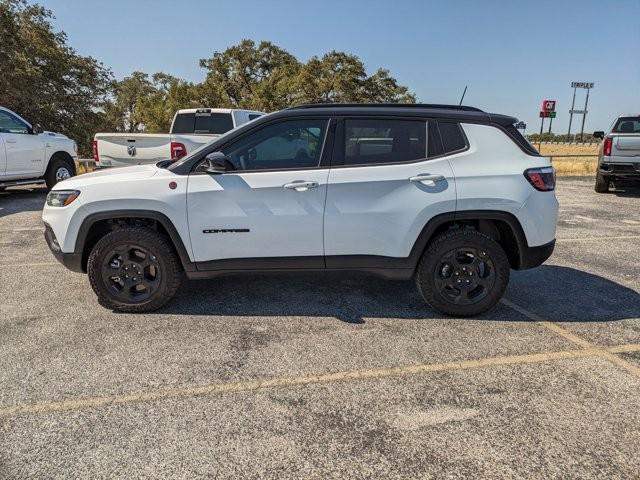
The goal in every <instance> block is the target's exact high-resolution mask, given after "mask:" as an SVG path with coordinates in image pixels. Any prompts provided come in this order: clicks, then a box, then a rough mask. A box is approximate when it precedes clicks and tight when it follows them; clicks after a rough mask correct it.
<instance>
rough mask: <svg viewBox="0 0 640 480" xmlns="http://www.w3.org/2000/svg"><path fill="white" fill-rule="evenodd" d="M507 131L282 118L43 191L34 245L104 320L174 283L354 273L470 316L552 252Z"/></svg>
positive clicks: (548, 210) (535, 176)
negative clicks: (395, 283)
mask: <svg viewBox="0 0 640 480" xmlns="http://www.w3.org/2000/svg"><path fill="white" fill-rule="evenodd" d="M515 122H516V119H515V118H513V117H509V116H504V115H496V114H488V113H485V112H482V111H481V110H478V109H475V108H472V107H457V106H442V105H339V104H333V105H332V104H328V105H308V106H302V107H295V108H291V109H287V110H283V111H280V112H277V113H273V114H270V115H267V116H265V117H262V118H260V119H258V120H256V121H254V122H251V123H249V124H247V125H244V126H242V127H240V128H238V129H236V130H234V131H233V132H231V133H229V134H228V135H225V136H224V137H222V138H220V139H218V140H216V141H214V142H212V143H210V144H209V145H207V146H206V147H204V148H202V149H200V150H199V151H197V152H194V153H193V154H192V155H189V156H187V157H185V158H183V159H182V160H180V161H178V162H174V163H172V162H169V161H167V162H161V163H159V164H158V165H144V166H137V167H130V168H123V169H117V170H110V171H102V172H97V173H92V174H88V175H83V176H81V177H78V178H76V179H72V180H67V181H65V182H63V183H62V184H60V185H57V186H56V188H55V189H54V190H53V191H52V192H51V193H50V194H49V196H48V198H47V204H46V205H45V207H44V212H43V220H44V222H45V230H46V231H45V238H46V240H47V243H48V244H49V247H50V248H51V250H52V252H53V254H54V255H55V256H56V258H58V259H59V260H60V261H61V262H62V263H63V264H64V265H66V266H67V267H68V268H70V269H71V270H74V271H78V272H86V273H88V276H89V280H90V282H91V286H92V287H93V289H94V291H95V293H96V295H97V296H98V300H99V302H100V303H101V304H102V305H104V306H105V307H107V308H111V309H114V310H118V311H125V312H144V311H149V310H154V309H157V308H159V307H161V306H162V305H164V304H165V303H166V302H167V301H168V300H169V299H170V298H171V297H173V295H174V294H175V292H176V290H177V289H178V286H179V285H180V281H181V278H182V276H183V273H184V274H186V276H187V277H188V278H209V277H213V276H217V275H222V274H226V273H230V272H247V271H268V270H278V271H300V270H313V271H328V270H333V271H335V270H339V271H347V270H361V271H365V272H370V273H374V274H378V275H382V276H385V277H388V278H393V279H409V278H414V279H415V281H416V284H417V287H418V290H419V291H420V292H421V294H422V296H423V297H424V299H425V300H426V301H427V302H428V303H429V304H430V305H432V306H433V307H434V308H436V309H438V310H440V311H441V312H444V313H446V314H450V315H458V316H471V315H477V314H480V313H482V312H484V311H486V310H487V309H489V308H491V307H493V306H494V305H495V304H496V303H497V302H498V301H499V300H500V298H501V297H502V295H503V293H504V291H505V288H506V286H507V283H508V280H509V273H510V269H520V270H521V269H527V268H531V267H535V266H538V265H540V264H541V263H543V262H544V261H545V260H546V259H547V258H548V257H549V256H550V255H551V253H552V251H553V248H554V244H555V231H556V221H557V214H558V202H557V200H556V197H555V192H554V188H555V175H554V172H553V168H552V167H551V164H550V162H549V160H548V159H546V158H544V157H541V156H540V155H539V154H538V152H537V151H536V150H535V149H534V148H533V147H532V146H531V145H530V144H529V143H528V142H527V140H526V139H525V138H524V137H523V136H522V135H521V134H520V133H519V132H518V131H517V130H516V128H515V127H514V126H513V125H514V123H515ZM266 145H268V148H265V146H266ZM231 295H232V292H231ZM292 301H294V302H295V299H292Z"/></svg>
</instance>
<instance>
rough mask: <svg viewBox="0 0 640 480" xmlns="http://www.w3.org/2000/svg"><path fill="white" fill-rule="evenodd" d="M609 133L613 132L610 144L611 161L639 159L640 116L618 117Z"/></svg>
mask: <svg viewBox="0 0 640 480" xmlns="http://www.w3.org/2000/svg"><path fill="white" fill-rule="evenodd" d="M611 133H613V134H615V136H614V137H613V141H612V145H611V157H612V160H613V161H616V160H617V159H618V160H621V161H625V162H629V161H636V160H637V161H640V117H620V118H619V119H618V120H617V121H616V124H615V125H614V127H613V130H612V132H611ZM616 157H618V158H616ZM619 157H622V158H619ZM630 157H631V158H630Z"/></svg>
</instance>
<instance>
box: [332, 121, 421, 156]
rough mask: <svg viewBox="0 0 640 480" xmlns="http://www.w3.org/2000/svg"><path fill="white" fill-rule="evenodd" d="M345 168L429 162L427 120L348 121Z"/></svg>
mask: <svg viewBox="0 0 640 480" xmlns="http://www.w3.org/2000/svg"><path fill="white" fill-rule="evenodd" d="M344 130H345V134H344V137H345V138H344V164H345V165H376V164H388V163H403V162H411V161H415V160H420V159H426V158H427V150H428V149H427V143H428V142H427V122H426V121H424V120H395V119H384V118H380V119H359V118H358V119H346V120H345V127H344Z"/></svg>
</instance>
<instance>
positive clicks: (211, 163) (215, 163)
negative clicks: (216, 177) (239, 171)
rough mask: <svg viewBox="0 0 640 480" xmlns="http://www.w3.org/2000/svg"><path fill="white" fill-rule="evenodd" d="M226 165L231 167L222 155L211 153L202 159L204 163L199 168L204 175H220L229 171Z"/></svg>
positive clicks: (220, 153) (226, 158)
mask: <svg viewBox="0 0 640 480" xmlns="http://www.w3.org/2000/svg"><path fill="white" fill-rule="evenodd" d="M227 165H231V162H230V161H229V158H228V157H227V156H226V155H225V154H224V153H222V152H213V153H210V154H209V155H207V156H206V157H204V163H203V164H202V166H201V167H200V168H201V170H202V171H203V172H206V173H212V174H221V173H225V172H226V171H228V170H230V169H229V168H227Z"/></svg>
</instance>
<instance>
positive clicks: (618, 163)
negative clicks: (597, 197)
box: [593, 114, 640, 193]
mask: <svg viewBox="0 0 640 480" xmlns="http://www.w3.org/2000/svg"><path fill="white" fill-rule="evenodd" d="M593 136H594V137H596V138H601V139H602V143H601V144H600V150H599V152H598V155H599V157H598V171H597V172H596V192H598V193H606V192H608V191H609V187H610V186H611V183H612V182H615V181H616V180H635V181H637V182H640V114H635V115H634V114H625V115H620V116H619V117H618V118H616V120H615V121H614V122H613V125H612V127H611V129H610V130H609V133H607V134H605V132H603V131H598V132H593Z"/></svg>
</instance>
